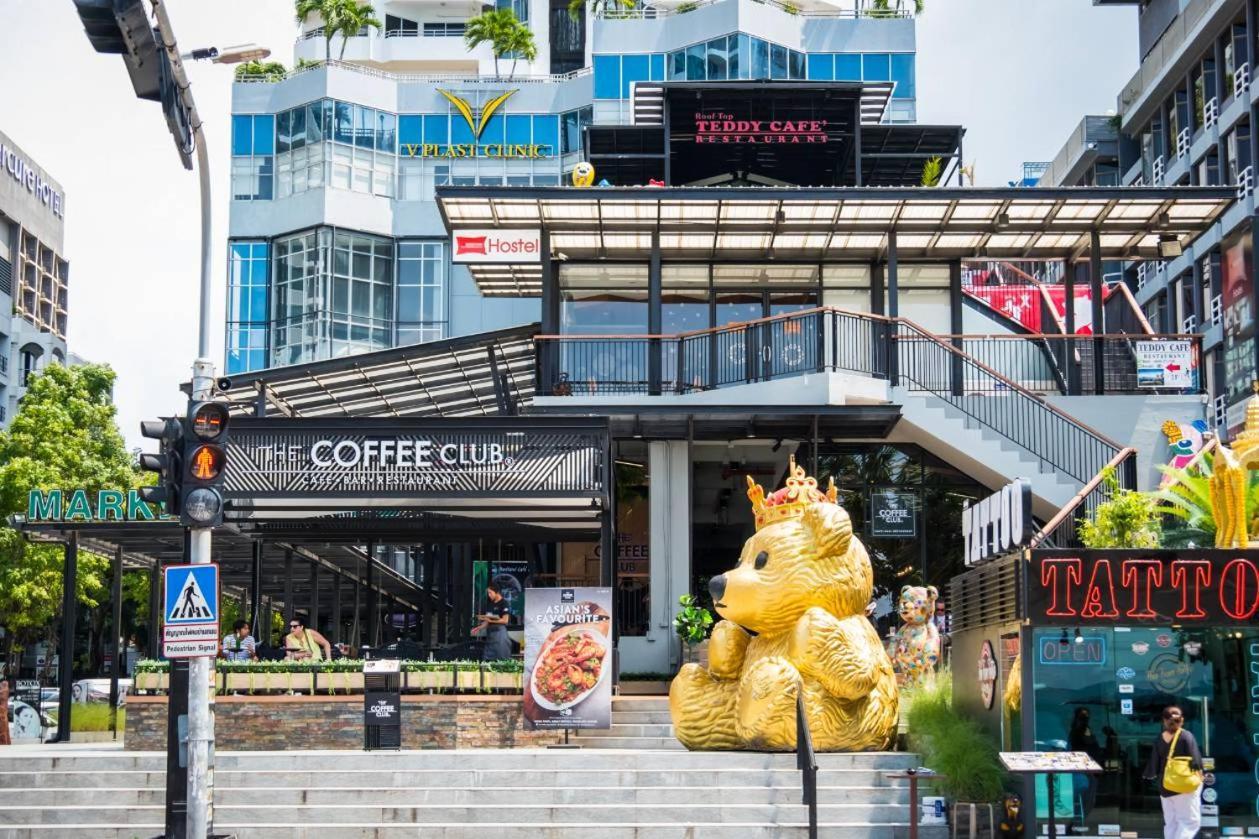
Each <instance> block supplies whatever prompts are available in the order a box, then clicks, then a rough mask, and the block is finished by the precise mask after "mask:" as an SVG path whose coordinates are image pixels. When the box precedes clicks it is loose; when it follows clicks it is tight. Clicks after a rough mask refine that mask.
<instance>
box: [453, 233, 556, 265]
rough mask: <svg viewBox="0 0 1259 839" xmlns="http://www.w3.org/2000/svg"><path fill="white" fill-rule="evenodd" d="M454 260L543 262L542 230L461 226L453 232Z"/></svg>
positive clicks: (479, 262) (480, 262)
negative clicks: (476, 228) (467, 228)
mask: <svg viewBox="0 0 1259 839" xmlns="http://www.w3.org/2000/svg"><path fill="white" fill-rule="evenodd" d="M451 239H452V240H453V242H454V249H453V251H452V253H451V261H452V262H465V263H466V262H475V263H478V264H485V263H489V262H541V261H542V231H541V230H538V229H537V228H534V229H532V230H492V229H489V228H487V229H484V230H457V231H455V232H454V233H453V234H452V235H451Z"/></svg>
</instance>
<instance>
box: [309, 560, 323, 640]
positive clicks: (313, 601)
mask: <svg viewBox="0 0 1259 839" xmlns="http://www.w3.org/2000/svg"><path fill="white" fill-rule="evenodd" d="M310 627H311V629H313V630H315V631H316V632H320V633H322V632H323V630H322V629H320V628H319V563H318V562H316V561H315V560H313V559H312V560H311V561H310Z"/></svg>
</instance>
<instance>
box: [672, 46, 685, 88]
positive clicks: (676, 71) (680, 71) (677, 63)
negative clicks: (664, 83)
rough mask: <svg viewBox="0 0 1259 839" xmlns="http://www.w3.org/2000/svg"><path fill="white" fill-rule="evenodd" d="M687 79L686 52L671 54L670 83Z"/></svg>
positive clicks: (679, 51)
mask: <svg viewBox="0 0 1259 839" xmlns="http://www.w3.org/2000/svg"><path fill="white" fill-rule="evenodd" d="M685 78H686V50H678V51H677V52H671V53H669V81H679V80H682V79H685Z"/></svg>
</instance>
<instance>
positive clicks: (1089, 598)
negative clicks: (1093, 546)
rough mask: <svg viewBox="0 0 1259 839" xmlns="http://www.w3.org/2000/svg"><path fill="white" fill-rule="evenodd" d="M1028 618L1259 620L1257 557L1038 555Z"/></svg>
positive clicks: (1219, 553)
mask: <svg viewBox="0 0 1259 839" xmlns="http://www.w3.org/2000/svg"><path fill="white" fill-rule="evenodd" d="M1027 582H1028V587H1027V607H1028V617H1029V618H1031V620H1032V622H1033V623H1034V624H1065V623H1088V622H1091V621H1116V620H1122V621H1125V622H1138V623H1139V622H1146V621H1148V622H1164V623H1166V622H1176V623H1184V622H1195V623H1210V624H1226V625H1227V624H1233V623H1240V622H1246V621H1250V620H1251V619H1252V618H1254V617H1255V616H1256V614H1259V551H1192V552H1187V551H1157V552H1154V553H1150V552H1147V551H1070V552H1069V551H1033V552H1032V561H1031V568H1030V573H1029V575H1028V580H1027Z"/></svg>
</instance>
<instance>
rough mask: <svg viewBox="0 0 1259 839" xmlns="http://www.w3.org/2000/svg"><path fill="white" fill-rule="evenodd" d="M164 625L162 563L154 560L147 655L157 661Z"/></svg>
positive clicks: (150, 579) (150, 573) (159, 655)
mask: <svg viewBox="0 0 1259 839" xmlns="http://www.w3.org/2000/svg"><path fill="white" fill-rule="evenodd" d="M161 623H162V562H161V560H158V559H155V560H153V567H152V568H150V569H149V643H148V645H147V646H148V650H147V651H146V654H147V655H148V657H149V658H150V659H151V660H153V661H156V660H157V659H159V658H161V652H162V639H161V637H159V633H160V632H161V629H162V628H161V625H160V624H161Z"/></svg>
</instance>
